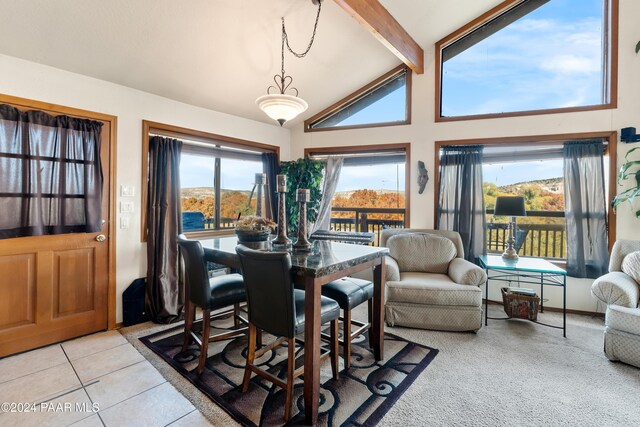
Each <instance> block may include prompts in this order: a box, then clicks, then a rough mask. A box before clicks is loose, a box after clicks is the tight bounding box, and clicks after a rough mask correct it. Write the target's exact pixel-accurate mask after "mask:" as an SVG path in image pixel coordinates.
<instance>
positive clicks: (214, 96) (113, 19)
mask: <svg viewBox="0 0 640 427" xmlns="http://www.w3.org/2000/svg"><path fill="white" fill-rule="evenodd" d="M381 3H382V4H383V5H384V6H385V7H386V8H387V9H388V11H389V12H390V13H391V14H392V15H393V16H394V17H395V18H396V20H397V21H398V22H399V23H400V24H401V25H402V26H403V27H404V28H405V29H406V30H407V32H408V33H409V34H410V35H411V36H412V37H413V38H414V39H415V40H416V41H417V42H418V44H420V46H422V48H423V49H424V50H425V54H426V57H425V64H426V66H427V67H428V66H429V64H430V63H431V61H432V53H430V52H431V51H429V50H428V48H429V47H430V46H431V45H433V43H434V42H436V41H437V40H439V39H440V38H442V37H443V36H445V35H447V34H449V33H450V32H451V31H453V30H455V29H456V28H458V27H460V26H461V25H463V24H464V23H466V22H468V21H469V20H471V19H473V18H474V17H476V16H478V15H479V14H481V13H482V12H484V11H486V10H488V9H490V8H491V7H493V6H495V5H496V4H499V3H500V1H498V0H456V1H451V2H443V1H440V0H381ZM0 11H1V13H0V53H2V54H6V55H10V56H15V57H18V58H23V59H26V60H29V61H34V62H38V63H42V64H46V65H50V66H52V67H56V68H60V69H63V70H68V71H72V72H74V73H79V74H83V75H86V76H90V77H94V78H97V79H101V80H106V81H110V82H113V83H118V84H121V85H124V86H128V87H131V88H135V89H139V90H142V91H145V92H150V93H153V94H157V95H160V96H164V97H167V98H171V99H174V100H177V101H181V102H185V103H188V104H192V105H196V106H200V107H204V108H208V109H212V110H216V111H222V112H226V113H229V114H234V115H237V116H241V117H246V118H249V119H254V120H259V121H263V122H267V123H271V120H270V119H269V118H268V117H267V116H265V115H264V113H262V112H261V111H260V110H259V109H258V108H257V107H256V106H255V104H254V101H255V99H256V98H257V97H258V96H260V95H262V94H264V93H265V91H266V88H267V86H268V85H270V84H271V83H272V78H273V75H274V74H276V73H277V72H279V70H280V29H281V27H280V25H281V24H280V17H281V16H284V17H285V20H286V23H287V32H288V33H289V36H290V40H291V44H292V47H293V48H294V49H296V50H304V48H305V47H306V45H307V43H308V40H309V37H310V35H311V30H312V26H313V21H314V19H315V14H316V7H315V6H314V5H313V4H312V3H311V1H310V0H188V1H176V0H134V1H131V0H107V1H105V0H55V1H51V0H20V1H15V0H0ZM285 61H286V71H287V74H290V75H291V76H293V79H294V86H296V87H297V88H298V89H299V91H300V96H301V97H302V98H304V99H305V100H306V101H307V102H308V103H309V110H307V111H306V112H305V113H304V114H303V115H302V116H301V117H299V118H297V119H296V120H293V121H292V122H290V123H288V124H287V126H292V125H295V124H296V123H299V122H300V121H301V120H304V119H305V118H307V117H309V116H311V115H313V114H315V113H317V112H318V111H320V110H322V109H324V108H326V107H327V106H329V105H330V104H332V103H333V102H335V101H337V100H338V99H340V98H342V97H344V96H346V95H347V94H349V93H351V92H353V91H354V90H356V89H357V88H359V87H361V86H363V85H364V84H366V83H368V82H369V81H370V80H373V79H374V78H376V77H377V76H379V75H381V74H383V73H384V72H386V71H388V70H390V69H391V68H393V67H394V66H396V65H398V64H399V63H400V61H399V60H398V59H397V58H396V57H395V56H394V55H393V54H392V53H391V52H390V51H389V50H387V49H386V48H385V47H384V46H383V45H382V44H381V43H380V42H378V41H377V40H376V39H375V38H374V37H373V36H372V35H371V33H369V31H367V30H366V29H365V28H363V27H362V26H361V25H360V24H358V23H357V22H356V21H355V20H354V19H353V18H351V17H350V16H349V15H348V14H347V13H345V12H344V11H343V10H342V9H341V8H340V7H339V6H337V5H336V4H335V3H334V2H333V1H332V0H324V1H323V6H322V15H321V16H320V23H319V26H318V33H317V36H316V41H315V44H314V45H313V48H312V49H311V51H310V53H309V54H308V55H307V57H306V58H303V59H298V58H294V57H293V56H292V55H290V54H286V59H285ZM0 74H1V70H0ZM69 90H73V88H69Z"/></svg>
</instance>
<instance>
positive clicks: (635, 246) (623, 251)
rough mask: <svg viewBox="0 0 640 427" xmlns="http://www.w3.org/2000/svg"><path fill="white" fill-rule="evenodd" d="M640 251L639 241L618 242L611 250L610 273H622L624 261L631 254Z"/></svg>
mask: <svg viewBox="0 0 640 427" xmlns="http://www.w3.org/2000/svg"><path fill="white" fill-rule="evenodd" d="M635 251H640V241H638V240H616V242H615V243H614V244H613V248H612V249H611V258H609V271H622V260H623V259H624V257H626V256H627V255H629V254H630V253H631V252H635Z"/></svg>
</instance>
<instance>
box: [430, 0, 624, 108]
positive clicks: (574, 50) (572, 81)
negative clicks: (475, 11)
mask: <svg viewBox="0 0 640 427" xmlns="http://www.w3.org/2000/svg"><path fill="white" fill-rule="evenodd" d="M616 26H617V0H512V1H507V2H505V3H503V4H502V5H500V6H498V7H497V8H496V9H493V10H492V11H490V12H488V13H487V14H485V15H484V16H482V17H480V18H478V19H477V20H476V21H474V22H472V23H471V24H470V25H468V26H465V27H463V29H461V30H458V31H456V32H454V33H452V34H451V35H449V36H447V37H446V38H444V39H443V40H441V41H439V42H438V43H437V44H436V55H437V56H438V58H437V59H438V67H439V73H438V74H437V81H436V94H437V96H436V102H437V105H436V120H438V121H446V120H460V119H472V118H486V117H494V116H505V115H506V116H511V115H526V114H540V113H552V112H562V111H575V110H588V109H598V108H613V107H615V104H616V83H615V82H616V78H615V72H616V71H615V66H614V65H613V64H615V57H616V52H617V48H616V43H617V35H616V31H615V28H616Z"/></svg>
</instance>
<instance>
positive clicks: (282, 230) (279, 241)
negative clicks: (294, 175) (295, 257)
mask: <svg viewBox="0 0 640 427" xmlns="http://www.w3.org/2000/svg"><path fill="white" fill-rule="evenodd" d="M276 180H277V182H278V185H277V187H278V236H277V237H276V238H275V239H274V240H273V241H272V242H271V243H272V244H273V245H274V246H290V245H291V239H289V238H288V237H287V213H286V210H285V195H286V192H287V176H286V175H276Z"/></svg>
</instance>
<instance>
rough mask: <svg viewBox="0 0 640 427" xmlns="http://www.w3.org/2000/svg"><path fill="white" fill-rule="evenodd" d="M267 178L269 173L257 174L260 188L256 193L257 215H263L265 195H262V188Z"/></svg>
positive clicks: (257, 185)
mask: <svg viewBox="0 0 640 427" xmlns="http://www.w3.org/2000/svg"><path fill="white" fill-rule="evenodd" d="M266 178H267V174H264V173H257V174H256V187H257V188H258V192H257V194H256V216H262V203H263V202H264V197H263V196H262V188H263V187H264V183H265V182H266Z"/></svg>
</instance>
